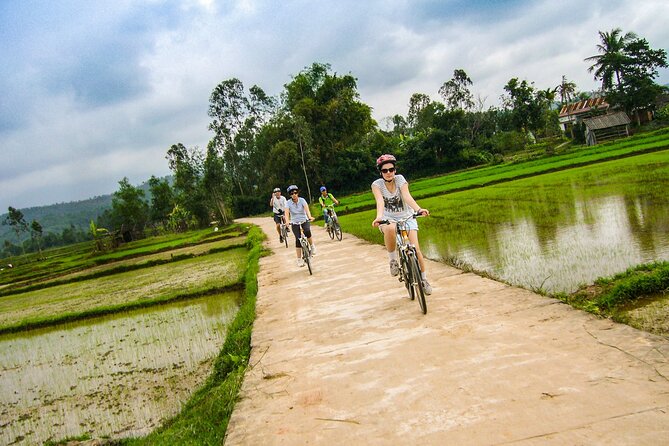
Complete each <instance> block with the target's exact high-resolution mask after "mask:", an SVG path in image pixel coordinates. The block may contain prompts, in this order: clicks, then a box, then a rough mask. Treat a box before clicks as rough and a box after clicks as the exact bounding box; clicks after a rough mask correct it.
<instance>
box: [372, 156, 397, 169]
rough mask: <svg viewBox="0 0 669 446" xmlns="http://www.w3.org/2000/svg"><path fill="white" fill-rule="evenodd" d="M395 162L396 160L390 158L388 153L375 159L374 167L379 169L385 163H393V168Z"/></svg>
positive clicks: (392, 157)
mask: <svg viewBox="0 0 669 446" xmlns="http://www.w3.org/2000/svg"><path fill="white" fill-rule="evenodd" d="M396 162H397V159H396V158H395V157H394V156H392V155H391V154H389V153H386V154H384V155H381V156H380V157H378V158H377V159H376V167H378V168H379V169H380V168H381V166H383V165H384V164H386V163H393V166H394V165H395V163H396Z"/></svg>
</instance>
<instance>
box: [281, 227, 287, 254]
mask: <svg viewBox="0 0 669 446" xmlns="http://www.w3.org/2000/svg"><path fill="white" fill-rule="evenodd" d="M281 233H282V234H283V242H284V243H285V244H286V248H287V247H288V227H286V225H283V226H282V227H281Z"/></svg>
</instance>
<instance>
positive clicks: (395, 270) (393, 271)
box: [390, 260, 400, 277]
mask: <svg viewBox="0 0 669 446" xmlns="http://www.w3.org/2000/svg"><path fill="white" fill-rule="evenodd" d="M399 273H400V265H399V264H398V263H397V260H391V261H390V275H391V276H393V277H395V276H396V275H398V274H399Z"/></svg>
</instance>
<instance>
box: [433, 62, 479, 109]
mask: <svg viewBox="0 0 669 446" xmlns="http://www.w3.org/2000/svg"><path fill="white" fill-rule="evenodd" d="M471 85H472V80H471V79H470V78H469V76H467V73H465V71H464V70H462V69H458V70H455V71H453V78H452V79H451V80H450V81H448V82H444V84H443V85H442V86H441V88H439V94H440V95H441V97H442V98H444V101H446V107H447V108H448V109H450V110H457V109H460V110H465V111H467V110H471V109H472V108H474V96H473V95H472V93H471V92H470V91H469V87H470V86H471Z"/></svg>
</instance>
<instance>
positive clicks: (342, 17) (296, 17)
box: [0, 0, 669, 212]
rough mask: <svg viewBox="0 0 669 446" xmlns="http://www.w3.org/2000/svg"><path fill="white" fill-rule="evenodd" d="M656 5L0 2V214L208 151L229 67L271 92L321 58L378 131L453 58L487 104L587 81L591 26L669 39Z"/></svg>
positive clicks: (658, 0)
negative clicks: (511, 94) (511, 92)
mask: <svg viewBox="0 0 669 446" xmlns="http://www.w3.org/2000/svg"><path fill="white" fill-rule="evenodd" d="M668 17H669V1H667V0H645V1H643V2H639V1H636V0H634V1H632V0H629V1H628V0H591V1H588V2H583V1H582V0H561V1H554V0H532V1H530V0H499V1H492V0H491V1H484V0H414V1H410V0H403V1H402V0H280V1H279V0H173V1H163V0H114V1H108V0H97V1H90V0H58V1H51V0H3V1H2V2H0V41H1V42H2V45H0V150H1V153H2V156H1V158H0V159H1V162H0V212H5V210H6V209H7V208H8V207H9V206H12V207H14V208H18V209H24V208H29V207H33V206H42V205H49V204H55V203H61V202H70V201H77V200H82V199H87V198H91V197H94V196H98V195H104V194H110V193H113V192H114V191H116V190H118V182H119V181H120V180H121V179H123V178H124V177H127V178H128V179H129V181H130V183H131V184H134V185H139V184H141V183H143V182H145V181H146V180H148V179H149V178H150V177H151V175H155V176H157V177H161V176H165V175H169V174H170V170H169V167H168V165H167V160H166V158H165V155H166V153H167V150H168V149H169V147H170V146H171V145H172V144H176V143H182V144H184V145H185V146H187V147H199V148H201V149H204V148H206V146H207V142H208V141H209V139H211V137H212V133H211V132H210V131H209V130H208V129H207V126H208V124H209V122H210V120H211V118H210V117H209V116H208V115H207V110H208V106H209V96H210V94H211V92H212V90H213V89H214V88H215V87H216V85H218V84H219V83H220V82H221V81H224V80H227V79H230V78H238V79H239V80H241V81H242V82H243V84H244V86H245V87H246V89H247V90H248V88H249V87H251V86H252V85H258V86H260V87H261V88H262V89H263V90H264V91H265V92H266V93H267V94H269V95H272V96H278V95H279V94H280V93H281V92H282V90H283V86H284V85H285V84H287V83H289V82H290V81H291V79H292V76H295V75H296V74H298V73H299V72H300V71H302V70H303V69H305V68H306V67H309V66H311V65H312V64H313V63H314V62H319V63H328V64H330V65H331V67H332V72H336V73H338V74H352V75H353V76H354V77H355V78H357V81H358V91H359V93H360V100H361V101H363V102H364V103H366V104H368V105H369V106H371V107H372V109H373V117H374V118H375V119H376V120H377V122H379V125H380V126H381V127H382V128H385V126H386V125H387V124H385V123H387V118H388V117H390V116H393V115H395V114H401V115H406V114H407V111H408V103H409V98H410V97H411V95H412V94H414V93H424V94H428V95H429V96H431V97H432V99H434V100H440V97H439V94H438V90H439V87H441V85H442V84H443V83H444V82H446V81H448V80H450V79H451V78H452V77H453V71H454V70H456V69H463V70H465V72H466V73H467V74H468V75H469V77H470V78H471V80H472V82H473V85H472V86H471V91H472V93H473V94H474V95H475V96H476V97H479V98H481V99H482V100H484V101H485V102H484V105H485V107H486V108H487V107H490V106H495V105H499V98H500V96H501V95H502V94H503V93H504V90H503V88H504V85H506V83H507V82H508V81H509V80H510V79H511V78H514V77H515V78H518V79H519V80H527V81H528V82H533V83H534V86H535V87H536V88H539V89H546V88H553V87H555V86H557V85H558V84H559V83H560V81H561V78H562V76H563V75H565V76H566V77H567V80H569V81H571V82H575V83H576V85H577V89H578V90H579V91H593V90H595V89H597V88H598V86H599V83H598V82H597V81H595V80H594V79H593V76H592V74H591V73H589V72H588V67H589V66H590V64H589V63H588V62H585V61H584V59H585V58H586V57H589V56H592V55H595V54H597V48H596V46H597V44H598V43H599V37H598V31H610V30H612V29H614V28H621V29H622V30H623V32H630V31H631V32H635V33H636V34H637V35H639V36H640V37H643V38H645V39H646V40H648V42H649V43H650V46H651V48H653V49H665V50H668V49H669V26H667V20H666V19H667V18H668ZM656 81H657V82H658V83H660V84H667V83H669V70H667V69H662V70H660V76H659V78H658V79H656Z"/></svg>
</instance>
